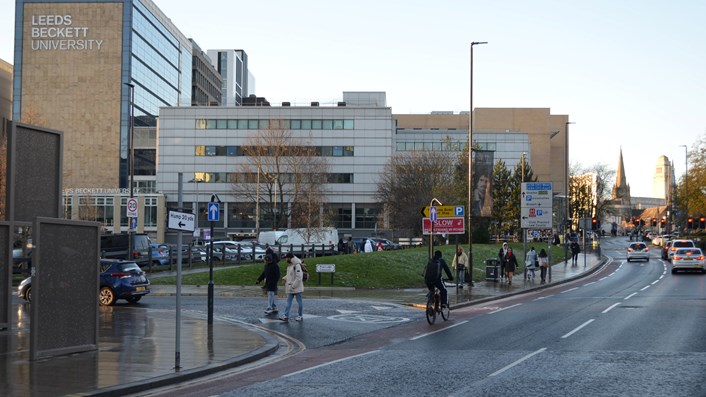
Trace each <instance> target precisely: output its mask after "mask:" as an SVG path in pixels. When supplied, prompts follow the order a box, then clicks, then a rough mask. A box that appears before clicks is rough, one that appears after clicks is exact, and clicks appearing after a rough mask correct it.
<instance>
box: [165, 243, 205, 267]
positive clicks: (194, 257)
mask: <svg viewBox="0 0 706 397" xmlns="http://www.w3.org/2000/svg"><path fill="white" fill-rule="evenodd" d="M173 252H175V251H172V260H173V261H174V262H176V260H177V258H176V255H174V253H173ZM189 258H191V263H202V262H208V253H207V252H206V248H205V247H202V246H199V245H182V247H181V263H189Z"/></svg>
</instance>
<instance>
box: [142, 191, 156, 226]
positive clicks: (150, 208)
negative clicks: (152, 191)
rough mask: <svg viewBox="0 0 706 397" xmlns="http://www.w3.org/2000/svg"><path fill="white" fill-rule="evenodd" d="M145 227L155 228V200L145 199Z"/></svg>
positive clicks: (154, 198) (152, 198)
mask: <svg viewBox="0 0 706 397" xmlns="http://www.w3.org/2000/svg"><path fill="white" fill-rule="evenodd" d="M144 202H145V221H144V222H145V227H157V198H156V197H145V198H144Z"/></svg>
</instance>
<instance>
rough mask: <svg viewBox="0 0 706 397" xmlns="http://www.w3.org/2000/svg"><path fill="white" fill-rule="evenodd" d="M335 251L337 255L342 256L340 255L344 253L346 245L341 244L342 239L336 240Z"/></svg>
mask: <svg viewBox="0 0 706 397" xmlns="http://www.w3.org/2000/svg"><path fill="white" fill-rule="evenodd" d="M337 249H338V255H342V254H345V253H346V244H345V243H344V242H343V239H342V238H339V239H338V246H337Z"/></svg>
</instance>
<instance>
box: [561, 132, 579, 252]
mask: <svg viewBox="0 0 706 397" xmlns="http://www.w3.org/2000/svg"><path fill="white" fill-rule="evenodd" d="M569 124H576V123H575V122H573V121H567V122H566V123H565V124H564V132H565V133H566V139H565V142H564V143H565V145H566V146H565V148H564V165H566V169H565V170H564V173H565V174H564V178H565V179H564V191H565V194H566V214H564V230H562V233H564V236H563V237H564V261H565V262H568V261H569V242H568V241H566V226H567V223H568V222H569V219H571V197H570V195H569Z"/></svg>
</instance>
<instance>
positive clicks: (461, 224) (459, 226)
mask: <svg viewBox="0 0 706 397" xmlns="http://www.w3.org/2000/svg"><path fill="white" fill-rule="evenodd" d="M431 223H432V221H431V219H429V218H422V234H430V233H431ZM465 225H466V222H465V218H464V217H454V218H439V219H437V220H436V221H435V222H434V234H464V233H465V232H466V227H465Z"/></svg>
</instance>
